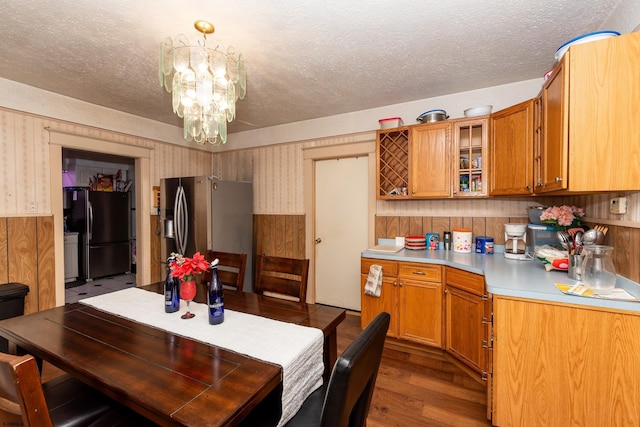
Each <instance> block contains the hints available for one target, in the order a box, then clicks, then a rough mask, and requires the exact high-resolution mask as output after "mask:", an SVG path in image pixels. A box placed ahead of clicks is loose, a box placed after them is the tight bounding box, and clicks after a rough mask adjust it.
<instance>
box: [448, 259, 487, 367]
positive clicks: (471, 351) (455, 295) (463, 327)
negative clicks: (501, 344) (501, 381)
mask: <svg viewBox="0 0 640 427" xmlns="http://www.w3.org/2000/svg"><path fill="white" fill-rule="evenodd" d="M444 299H445V331H446V339H445V349H446V350H447V352H449V353H450V354H451V355H453V356H455V357H456V358H457V359H458V360H460V361H462V362H464V363H465V364H466V365H467V366H469V367H470V368H471V369H473V370H474V371H476V372H478V373H480V374H482V375H483V377H485V378H486V376H488V375H490V373H491V299H490V298H489V296H488V295H487V293H486V292H485V285H484V276H481V275H479V274H473V273H469V272H466V271H463V270H459V269H456V268H452V267H445V289H444Z"/></svg>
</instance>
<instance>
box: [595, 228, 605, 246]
mask: <svg viewBox="0 0 640 427" xmlns="http://www.w3.org/2000/svg"><path fill="white" fill-rule="evenodd" d="M603 240H604V233H603V232H602V231H600V230H596V245H599V244H601V243H602V241H603Z"/></svg>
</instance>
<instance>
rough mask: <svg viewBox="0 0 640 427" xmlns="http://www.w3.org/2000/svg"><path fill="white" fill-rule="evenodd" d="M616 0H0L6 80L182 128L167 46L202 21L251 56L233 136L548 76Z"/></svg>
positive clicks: (1, 68) (0, 68)
mask: <svg viewBox="0 0 640 427" xmlns="http://www.w3.org/2000/svg"><path fill="white" fill-rule="evenodd" d="M620 1H621V0H586V1H585V0H561V1H558V0H537V1H529V0H492V1H477V0H450V1H441V0H437V1H436V0H421V1H417V0H397V1H391V0H367V1H356V0H324V1H318V0H313V1H310V0H260V1H258V0H253V1H249V0H226V1H218V0H215V1H212V0H209V1H203V0H181V1H175V0H136V1H131V0H102V1H67V0H34V1H24V0H2V1H1V10H2V23H1V24H0V38H1V39H2V43H0V58H2V60H1V61H0V77H1V78H6V79H9V80H14V81H17V82H20V83H24V84H27V85H30V86H35V87H38V88H42V89H45V90H48V91H51V92H56V93H60V94H63V95H66V96H69V97H72V98H77V99H80V100H84V101H87V102H90V103H93V104H98V105H102V106H105V107H109V108H113V109H116V110H121V111H125V112H128V113H131V114H135V115H139V116H143V117H147V118H150V119H154V120H158V121H161V122H165V123H169V124H175V125H177V126H181V125H182V124H181V119H178V118H177V117H175V116H174V115H173V113H172V110H171V96H170V95H169V94H167V93H166V92H164V90H163V89H161V87H160V86H159V84H158V82H157V68H158V52H159V45H160V42H161V41H162V40H163V39H164V38H166V37H167V36H170V37H174V36H176V35H177V34H180V33H184V34H186V35H187V36H188V37H189V38H193V39H196V38H197V37H198V33H197V32H196V31H195V29H194V28H193V23H194V21H196V20H197V19H206V20H209V21H211V22H213V23H214V25H215V27H216V32H215V34H214V35H213V36H210V37H209V38H208V40H211V39H214V40H218V41H219V42H220V43H221V45H223V46H225V47H226V46H228V45H230V44H231V45H233V46H234V47H235V48H236V51H237V52H241V53H242V54H243V56H244V57H245V60H246V63H247V70H248V71H247V75H248V88H247V96H246V98H245V99H244V100H243V101H240V103H239V104H238V112H237V119H236V121H234V122H233V123H232V124H231V125H230V128H229V131H230V132H238V131H243V130H249V129H256V128H262V127H268V126H274V125H279V124H284V123H290V122H296V121H300V120H307V119H312V118H317V117H324V116H330V115H334V114H340V113H346V112H351V111H357V110H364V109H368V108H375V107H380V106H384V105H390V104H397V103H403V102H408V101H414V100H419V99H425V98H430V97H433V96H440V95H446V94H451V93H457V92H462V91H467V90H473V89H478V88H483V87H489V86H494V85H501V84H507V83H512V82H516V81H522V80H527V79H532V78H536V77H541V76H542V75H543V74H544V73H545V72H546V71H547V70H548V69H549V68H551V67H552V66H553V61H554V60H553V56H554V53H555V51H556V49H557V48H558V47H559V46H560V45H561V44H562V43H564V42H565V41H567V40H569V39H571V38H573V37H576V36H578V35H581V34H584V33H588V32H591V31H597V30H602V29H607V28H601V25H602V23H603V22H604V21H605V20H606V19H607V17H608V16H609V15H610V13H611V11H612V10H613V9H614V7H615V6H616V5H617V4H618V3H619V2H620ZM612 29H614V30H615V28H612Z"/></svg>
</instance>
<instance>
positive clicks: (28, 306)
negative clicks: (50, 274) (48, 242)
mask: <svg viewBox="0 0 640 427" xmlns="http://www.w3.org/2000/svg"><path fill="white" fill-rule="evenodd" d="M36 236H37V231H36V217H12V218H8V219H7V251H8V255H9V257H8V261H9V262H8V266H9V282H18V283H22V284H24V285H27V286H28V287H29V293H28V294H27V296H26V297H25V300H24V312H25V313H34V312H36V311H38V242H37V237H36Z"/></svg>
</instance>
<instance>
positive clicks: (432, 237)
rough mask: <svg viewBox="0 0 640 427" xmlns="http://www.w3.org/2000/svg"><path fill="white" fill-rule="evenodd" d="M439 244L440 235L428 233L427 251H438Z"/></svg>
mask: <svg viewBox="0 0 640 427" xmlns="http://www.w3.org/2000/svg"><path fill="white" fill-rule="evenodd" d="M439 242H440V235H439V234H438V233H428V234H427V250H428V251H436V250H438V243H439Z"/></svg>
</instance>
